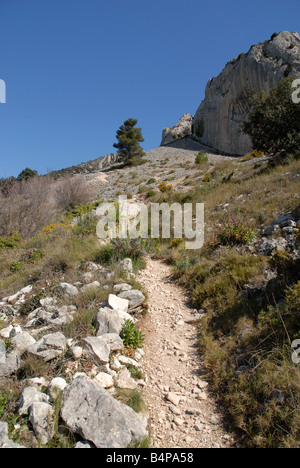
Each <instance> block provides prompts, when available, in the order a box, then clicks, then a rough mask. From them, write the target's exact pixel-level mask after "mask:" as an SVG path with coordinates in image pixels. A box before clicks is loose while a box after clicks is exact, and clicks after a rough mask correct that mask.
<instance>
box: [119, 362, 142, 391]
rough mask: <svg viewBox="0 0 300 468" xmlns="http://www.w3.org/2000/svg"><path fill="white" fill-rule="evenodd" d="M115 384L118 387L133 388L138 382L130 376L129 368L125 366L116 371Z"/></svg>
mask: <svg viewBox="0 0 300 468" xmlns="http://www.w3.org/2000/svg"><path fill="white" fill-rule="evenodd" d="M116 385H117V387H118V388H124V389H125V388H129V389H132V390H134V389H135V388H137V386H138V383H137V381H136V380H135V379H133V378H132V377H131V374H130V372H129V370H128V369H127V368H126V367H124V368H123V369H121V370H120V371H119V372H118V375H117V378H116Z"/></svg>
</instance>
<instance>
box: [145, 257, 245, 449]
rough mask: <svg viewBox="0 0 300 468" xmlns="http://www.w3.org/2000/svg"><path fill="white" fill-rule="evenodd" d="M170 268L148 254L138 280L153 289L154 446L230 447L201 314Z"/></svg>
mask: <svg viewBox="0 0 300 468" xmlns="http://www.w3.org/2000/svg"><path fill="white" fill-rule="evenodd" d="M170 273H171V270H170V267H169V266H168V265H165V264H164V263H162V262H159V261H153V260H151V259H148V261H147V267H146V269H145V270H143V271H141V272H140V274H139V277H138V280H139V281H140V282H141V283H142V284H143V285H144V287H145V288H146V289H147V291H148V294H149V300H148V304H149V311H148V314H147V316H146V318H145V319H144V322H143V323H142V328H143V331H144V332H145V333H146V340H145V346H144V351H145V355H144V358H143V370H144V373H145V376H146V382H147V386H146V388H145V390H144V396H145V401H146V403H147V406H148V408H149V412H150V428H151V447H159V448H174V447H180V448H185V447H187V448H225V447H227V448H228V447H233V446H234V445H235V443H236V440H235V436H234V434H233V433H231V432H229V431H228V428H227V429H226V424H225V421H224V419H223V414H222V410H221V409H220V408H218V406H217V405H216V403H215V401H214V398H213V395H211V394H210V390H209V385H208V383H207V382H206V380H205V371H204V368H203V364H202V362H201V356H200V354H199V347H198V331H197V326H196V324H195V323H194V324H192V323H190V322H191V321H193V319H194V318H195V313H196V312H197V311H194V310H193V309H191V308H190V307H189V305H188V297H187V295H186V294H185V292H184V290H182V289H181V288H179V287H178V286H177V285H176V284H175V283H174V282H173V281H172V280H171V279H170Z"/></svg>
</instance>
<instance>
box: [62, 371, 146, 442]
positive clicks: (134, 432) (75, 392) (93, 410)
mask: <svg viewBox="0 0 300 468" xmlns="http://www.w3.org/2000/svg"><path fill="white" fill-rule="evenodd" d="M61 416H62V419H63V421H64V422H65V424H66V426H67V427H69V428H70V429H71V430H72V431H73V432H74V433H76V434H79V435H80V436H81V437H82V438H83V439H84V440H87V441H89V442H92V443H93V444H94V445H95V447H97V448H126V447H128V446H129V445H134V444H139V443H141V442H142V441H143V439H144V438H145V437H146V434H147V431H146V428H145V424H144V422H143V420H142V419H141V417H140V416H139V415H138V414H137V413H135V412H134V411H133V410H132V409H131V408H129V407H128V406H126V405H124V404H122V403H120V402H118V401H117V400H115V399H114V398H113V397H112V396H110V395H109V394H108V393H107V392H106V391H105V390H104V389H102V388H101V387H100V386H99V385H98V384H97V383H95V382H93V381H92V380H91V379H89V378H88V377H86V376H83V375H81V376H78V377H77V378H76V379H75V380H73V382H72V383H71V384H70V385H69V386H68V387H66V389H65V390H64V392H63V403H62V411H61Z"/></svg>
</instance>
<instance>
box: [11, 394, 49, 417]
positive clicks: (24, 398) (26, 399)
mask: <svg viewBox="0 0 300 468" xmlns="http://www.w3.org/2000/svg"><path fill="white" fill-rule="evenodd" d="M36 402H38V403H49V397H48V395H46V394H45V393H41V392H39V391H38V390H37V389H36V388H35V387H26V388H25V389H24V390H23V393H22V395H21V397H20V400H19V410H18V412H19V415H20V416H22V415H24V414H27V413H28V410H29V408H30V407H31V406H32V405H33V403H36Z"/></svg>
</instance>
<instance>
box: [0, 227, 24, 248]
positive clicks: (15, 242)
mask: <svg viewBox="0 0 300 468" xmlns="http://www.w3.org/2000/svg"><path fill="white" fill-rule="evenodd" d="M20 241H21V235H20V234H18V233H17V232H12V233H11V234H10V235H9V236H5V237H0V251H1V250H5V249H16V248H17V247H18V246H19V243H20Z"/></svg>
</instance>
